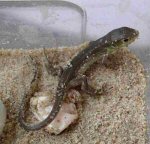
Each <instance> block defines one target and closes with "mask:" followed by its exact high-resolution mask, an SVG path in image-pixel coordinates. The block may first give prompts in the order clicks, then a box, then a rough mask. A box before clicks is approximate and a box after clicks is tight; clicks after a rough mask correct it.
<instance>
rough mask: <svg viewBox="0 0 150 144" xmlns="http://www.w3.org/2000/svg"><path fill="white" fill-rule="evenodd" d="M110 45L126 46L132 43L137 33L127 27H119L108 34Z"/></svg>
mask: <svg viewBox="0 0 150 144" xmlns="http://www.w3.org/2000/svg"><path fill="white" fill-rule="evenodd" d="M109 36H110V40H111V44H112V45H115V46H118V47H120V46H128V45H129V44H130V43H132V42H133V41H134V40H135V39H136V38H137V37H138V36H139V32H138V31H137V30H135V29H132V28H129V27H121V28H118V29H115V30H112V31H111V32H110V33H109Z"/></svg>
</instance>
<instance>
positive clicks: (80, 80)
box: [67, 75, 103, 95]
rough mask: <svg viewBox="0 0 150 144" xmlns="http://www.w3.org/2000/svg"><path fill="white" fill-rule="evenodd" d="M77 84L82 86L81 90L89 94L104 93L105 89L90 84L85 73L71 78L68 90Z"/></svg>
mask: <svg viewBox="0 0 150 144" xmlns="http://www.w3.org/2000/svg"><path fill="white" fill-rule="evenodd" d="M77 86H80V87H81V90H82V91H83V92H85V93H87V94H89V95H101V94H102V93H103V89H99V90H96V89H94V88H93V87H92V86H90V85H89V84H88V80H87V77H86V76H85V75H82V76H80V77H77V78H75V79H73V80H71V81H70V82H69V84H68V87H67V90H68V89H71V88H74V87H77Z"/></svg>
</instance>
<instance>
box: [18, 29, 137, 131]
mask: <svg viewBox="0 0 150 144" xmlns="http://www.w3.org/2000/svg"><path fill="white" fill-rule="evenodd" d="M138 35H139V32H138V31H137V30H134V29H132V28H128V27H121V28H118V29H115V30H112V31H111V32H109V33H108V34H106V35H105V36H104V37H102V38H100V39H98V40H96V41H92V42H90V43H89V45H88V46H87V47H86V48H85V49H84V50H82V51H81V52H79V53H78V55H77V56H75V57H74V58H73V59H72V60H71V62H70V64H68V65H67V67H66V68H65V69H64V70H63V73H62V75H61V76H60V79H59V83H58V87H57V91H56V98H55V103H54V106H53V108H52V111H51V112H50V114H49V115H48V117H47V118H46V119H45V120H43V121H42V122H40V123H37V124H27V123H26V122H25V120H24V113H23V109H22V108H20V112H19V122H20V125H21V126H22V127H23V128H24V129H25V130H27V131H34V130H39V129H41V128H43V127H45V126H47V125H48V124H50V123H51V122H52V121H53V120H54V119H55V117H56V116H57V114H58V112H59V110H60V108H61V106H62V102H63V99H64V95H65V93H66V92H67V88H68V87H69V83H70V81H73V79H75V78H76V77H77V76H78V72H79V70H80V69H81V68H82V66H83V65H85V64H87V66H86V68H88V67H90V66H91V65H92V64H93V63H94V62H95V61H96V60H97V59H98V58H100V57H101V56H103V55H105V54H111V53H114V52H115V51H117V50H118V49H119V48H121V47H123V46H128V45H129V44H130V43H132V42H133V41H134V40H135V39H136V38H137V37H138ZM94 57H95V59H94ZM93 59H94V60H93ZM85 71H86V70H84V72H85ZM22 105H24V101H23V102H22V104H21V107H22Z"/></svg>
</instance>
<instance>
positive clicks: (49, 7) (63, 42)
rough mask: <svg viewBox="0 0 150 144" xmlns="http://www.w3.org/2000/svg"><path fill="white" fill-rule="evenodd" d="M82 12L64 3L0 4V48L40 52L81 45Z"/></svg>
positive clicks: (82, 10)
mask: <svg viewBox="0 0 150 144" xmlns="http://www.w3.org/2000/svg"><path fill="white" fill-rule="evenodd" d="M85 35H86V12H85V10H84V9H82V8H81V7H80V6H78V5H76V4H74V3H71V2H67V1H50V2H46V1H45V2H40V1H37V2H36V1H34V2H11V1H9V2H0V47H1V48H42V47H59V46H72V45H78V44H80V43H83V42H84V41H85Z"/></svg>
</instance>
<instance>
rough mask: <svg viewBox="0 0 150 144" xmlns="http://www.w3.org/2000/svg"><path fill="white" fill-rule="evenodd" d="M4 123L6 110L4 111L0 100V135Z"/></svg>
mask: <svg viewBox="0 0 150 144" xmlns="http://www.w3.org/2000/svg"><path fill="white" fill-rule="evenodd" d="M5 122H6V109H5V106H4V105H3V103H2V101H1V100H0V134H1V133H2V131H3V128H4V126H5Z"/></svg>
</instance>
